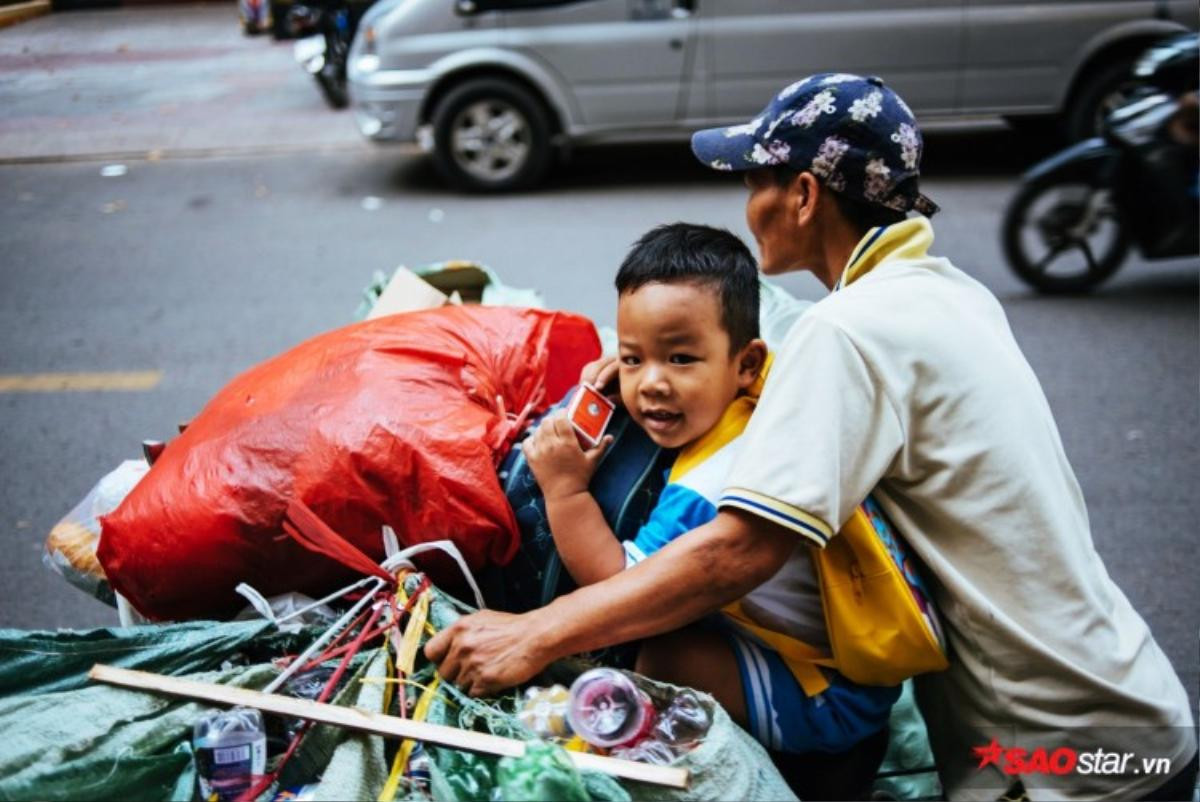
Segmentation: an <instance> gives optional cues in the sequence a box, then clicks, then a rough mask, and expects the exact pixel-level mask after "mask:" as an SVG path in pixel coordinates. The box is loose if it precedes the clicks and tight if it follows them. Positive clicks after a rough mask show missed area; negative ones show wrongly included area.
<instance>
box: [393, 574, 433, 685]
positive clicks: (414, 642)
mask: <svg viewBox="0 0 1200 802" xmlns="http://www.w3.org/2000/svg"><path fill="white" fill-rule="evenodd" d="M410 616H411V618H410V619H409V622H408V626H407V627H406V628H405V629H404V637H403V638H401V640H400V650H399V654H397V655H396V668H397V670H399V671H400V673H402V674H403V675H404V676H406V677H407V676H409V675H410V674H412V673H413V664H414V663H415V662H416V660H417V649H418V648H419V647H420V645H421V633H422V631H424V629H425V624H426V622H427V621H428V620H429V593H428V592H425V593H422V594H421V595H420V597H418V598H417V603H416V604H414V605H413V609H412V612H411V613H410Z"/></svg>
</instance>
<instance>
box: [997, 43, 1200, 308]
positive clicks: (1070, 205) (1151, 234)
mask: <svg viewBox="0 0 1200 802" xmlns="http://www.w3.org/2000/svg"><path fill="white" fill-rule="evenodd" d="M1198 52H1200V48H1198V39H1197V35H1196V34H1183V35H1178V36H1174V37H1172V38H1170V39H1168V40H1166V41H1164V42H1162V43H1160V44H1158V45H1156V46H1155V47H1152V48H1151V49H1150V50H1148V51H1147V52H1146V53H1145V54H1144V55H1143V56H1142V58H1141V59H1140V60H1139V61H1138V62H1137V63H1136V65H1135V67H1134V76H1135V78H1136V79H1137V81H1138V88H1137V89H1135V90H1134V91H1133V92H1132V93H1131V94H1130V96H1129V97H1128V98H1127V99H1126V100H1125V101H1124V102H1123V103H1122V104H1121V105H1120V106H1118V107H1117V108H1115V109H1113V110H1112V111H1111V112H1110V113H1109V114H1108V115H1107V117H1106V118H1105V120H1104V122H1103V125H1102V131H1101V136H1098V137H1095V138H1092V139H1087V140H1084V141H1082V142H1079V143H1076V144H1075V145H1072V146H1070V147H1068V148H1066V149H1065V150H1063V151H1061V152H1059V153H1056V154H1055V155H1053V156H1050V157H1049V158H1047V159H1045V160H1044V161H1042V162H1040V163H1039V164H1037V165H1035V166H1034V167H1033V168H1031V169H1030V170H1029V171H1028V172H1027V173H1026V174H1025V175H1024V176H1023V177H1022V179H1021V186H1020V187H1019V189H1018V190H1017V192H1016V194H1015V195H1014V196H1013V197H1012V199H1011V200H1010V201H1009V204H1008V208H1007V210H1006V212H1005V215H1004V222H1003V225H1002V228H1001V239H1002V243H1003V247H1004V254H1005V257H1006V258H1007V260H1008V264H1009V266H1010V267H1011V268H1012V270H1013V272H1015V273H1016V274H1017V276H1018V277H1020V278H1021V279H1022V280H1023V281H1024V282H1026V283H1027V284H1029V285H1030V286H1032V287H1034V288H1035V289H1037V290H1039V291H1040V292H1043V293H1050V294H1055V293H1058V294H1061V293H1081V292H1086V291H1089V290H1091V289H1093V288H1095V287H1096V286H1097V285H1099V284H1100V283H1101V282H1103V281H1105V280H1106V279H1108V278H1109V277H1111V276H1112V275H1113V274H1114V273H1115V272H1116V271H1117V269H1118V268H1120V266H1121V264H1122V263H1123V262H1124V260H1125V258H1126V256H1127V255H1128V254H1129V251H1130V248H1131V246H1132V245H1135V244H1136V246H1137V248H1138V250H1139V251H1140V252H1141V254H1142V255H1143V256H1144V257H1145V258H1147V259H1167V258H1173V257H1181V256H1188V255H1194V254H1196V253H1198V252H1200V241H1198V237H1197V228H1198V227H1197V214H1198V212H1200V207H1198V206H1197V186H1198V184H1197V176H1198V164H1197V155H1198V152H1200V151H1198V148H1197V145H1196V143H1195V142H1194V141H1186V140H1187V139H1188V138H1189V137H1188V136H1184V137H1181V136H1180V135H1179V134H1178V133H1177V131H1178V130H1179V127H1178V124H1179V119H1180V117H1181V115H1187V114H1191V115H1195V113H1196V112H1195V96H1196V95H1195V93H1196V87H1197V67H1198V65H1200V58H1198ZM1189 95H1190V97H1189ZM1191 122H1192V123H1193V124H1194V122H1195V120H1194V119H1192V120H1191ZM1193 130H1194V125H1193Z"/></svg>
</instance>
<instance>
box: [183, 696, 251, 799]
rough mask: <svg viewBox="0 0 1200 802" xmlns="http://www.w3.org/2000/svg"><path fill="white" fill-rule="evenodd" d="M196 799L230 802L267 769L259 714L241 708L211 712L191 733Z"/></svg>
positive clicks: (198, 722) (197, 723)
mask: <svg viewBox="0 0 1200 802" xmlns="http://www.w3.org/2000/svg"><path fill="white" fill-rule="evenodd" d="M192 747H193V748H194V750H195V753H196V774H197V776H198V777H199V780H200V797H201V798H202V799H212V798H213V797H214V796H215V797H216V799H218V800H220V802H233V800H235V799H237V798H238V797H239V796H241V795H242V793H243V792H245V791H246V790H247V789H248V788H249V787H250V786H251V785H253V783H254V781H255V779H257V778H258V777H260V776H262V774H263V773H264V772H265V771H266V769H267V731H266V728H264V727H263V719H262V713H260V712H258V711H257V710H251V709H249V708H245V707H235V708H234V709H232V710H214V711H212V712H210V713H207V714H206V715H204V716H203V717H202V718H201V719H200V720H199V721H197V722H196V724H195V727H194V728H193V730H192Z"/></svg>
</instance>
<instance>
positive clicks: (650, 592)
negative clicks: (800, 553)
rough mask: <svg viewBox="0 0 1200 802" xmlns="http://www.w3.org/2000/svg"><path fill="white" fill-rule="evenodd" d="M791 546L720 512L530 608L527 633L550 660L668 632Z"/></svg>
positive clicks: (747, 585)
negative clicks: (631, 562)
mask: <svg viewBox="0 0 1200 802" xmlns="http://www.w3.org/2000/svg"><path fill="white" fill-rule="evenodd" d="M614 542H615V541H614ZM618 548H619V546H618ZM796 548H797V543H796V537H795V535H794V534H792V533H791V532H788V531H787V530H786V529H784V528H782V527H779V526H776V525H774V524H770V523H768V522H766V521H764V520H762V519H761V518H757V517H755V516H752V515H748V514H746V513H742V512H736V511H733V512H722V513H720V514H719V515H718V516H717V517H716V518H715V519H714V520H713V521H711V522H710V523H708V524H705V525H704V526H702V527H700V528H698V529H695V530H693V531H691V532H689V533H687V534H686V535H684V536H682V537H680V538H678V539H676V540H674V541H672V542H671V543H669V544H668V545H667V546H665V547H664V548H663V549H661V550H660V551H658V552H656V553H654V554H652V555H651V556H650V557H648V558H647V559H646V560H643V561H642V562H640V563H638V564H637V565H636V566H634V567H633V568H631V569H629V570H628V571H619V572H618V573H616V574H615V575H614V576H612V577H610V578H609V579H606V580H605V581H603V582H600V583H598V584H594V585H589V586H587V587H582V588H580V589H579V590H577V591H575V592H574V593H571V594H568V595H566V596H562V597H560V598H559V599H556V600H555V601H554V602H552V603H551V604H549V605H548V606H546V607H544V608H542V609H541V610H537V611H535V612H534V613H533V614H531V615H535V616H536V617H537V619H538V620H537V622H535V625H534V626H532V627H531V632H532V633H533V635H534V636H535V637H536V638H538V640H539V643H538V648H539V650H540V651H541V653H542V655H543V656H544V657H546V658H547V660H554V659H558V658H560V657H565V656H567V655H570V654H575V653H577V652H582V651H590V650H593V649H599V648H602V647H605V646H611V645H613V644H616V643H624V642H626V641H631V640H637V639H639V638H645V637H649V636H651V635H657V634H660V633H663V632H669V631H671V630H673V629H678V628H679V627H681V626H683V625H684V624H687V623H689V622H691V621H695V620H696V619H698V618H702V617H703V616H705V615H707V614H709V613H711V612H714V611H716V610H718V609H720V608H721V607H723V606H724V605H726V604H728V603H729V602H731V601H734V600H736V599H739V598H741V597H742V596H744V595H746V593H748V592H750V591H751V590H753V589H754V588H756V587H758V585H760V584H762V583H763V582H765V581H766V580H767V579H769V578H770V577H772V576H773V575H774V574H775V573H776V572H777V571H778V570H779V568H780V567H781V566H782V565H783V564H784V562H785V561H786V560H787V559H788V557H789V556H790V555H791V553H792V552H793V551H794V550H795V549H796ZM564 562H565V559H564Z"/></svg>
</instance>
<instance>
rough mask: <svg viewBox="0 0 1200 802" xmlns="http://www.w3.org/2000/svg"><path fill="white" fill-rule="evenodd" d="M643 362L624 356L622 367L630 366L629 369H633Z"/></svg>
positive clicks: (633, 357)
mask: <svg viewBox="0 0 1200 802" xmlns="http://www.w3.org/2000/svg"><path fill="white" fill-rule="evenodd" d="M641 361H642V360H640V359H638V358H637V357H636V356H623V357H621V364H622V365H628V366H629V367H631V368H632V367H636V366H637V365H639V364H641Z"/></svg>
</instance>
